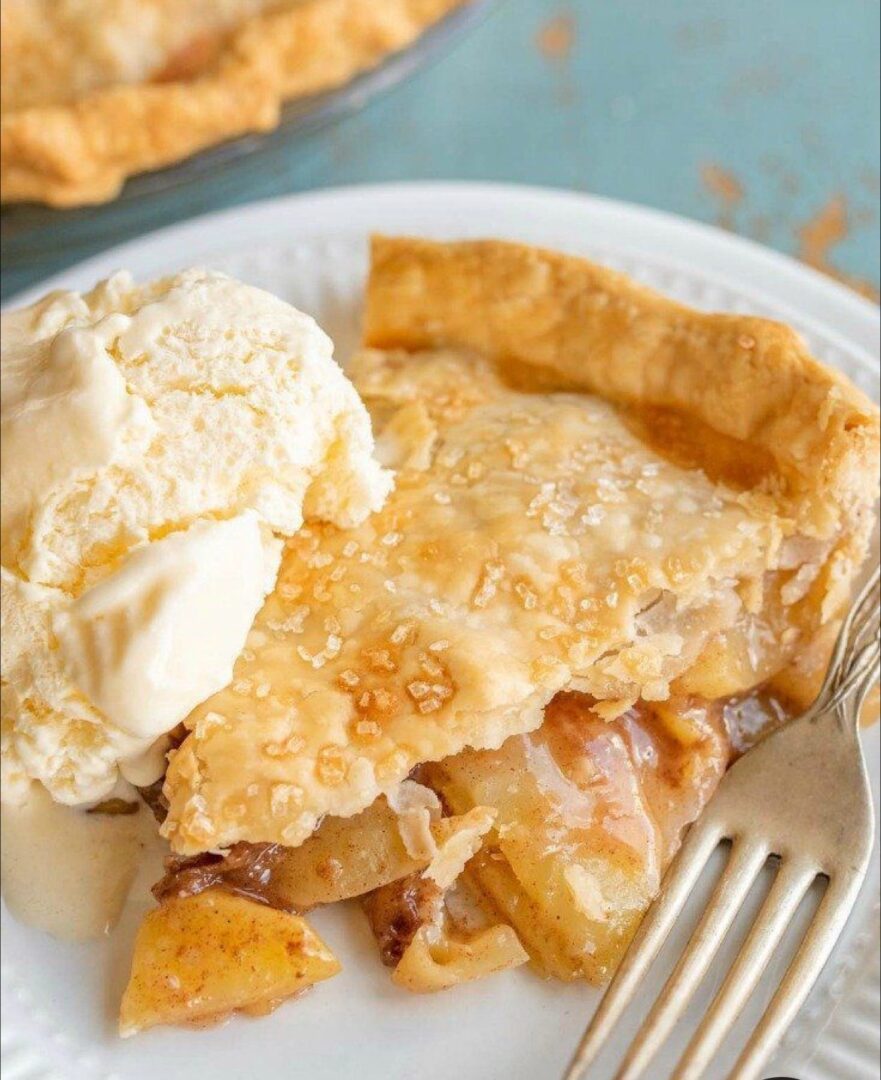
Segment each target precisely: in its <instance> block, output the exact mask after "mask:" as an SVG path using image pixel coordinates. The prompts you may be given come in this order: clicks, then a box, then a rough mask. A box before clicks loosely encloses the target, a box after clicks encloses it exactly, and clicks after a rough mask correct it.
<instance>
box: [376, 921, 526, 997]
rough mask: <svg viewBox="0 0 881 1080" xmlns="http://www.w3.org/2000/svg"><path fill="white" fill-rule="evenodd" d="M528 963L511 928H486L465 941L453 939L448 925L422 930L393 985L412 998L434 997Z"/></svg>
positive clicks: (410, 948) (403, 960)
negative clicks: (414, 996) (426, 995)
mask: <svg viewBox="0 0 881 1080" xmlns="http://www.w3.org/2000/svg"><path fill="white" fill-rule="evenodd" d="M528 960H529V955H528V953H527V952H526V950H525V949H524V948H523V946H522V945H521V944H520V942H519V940H518V938H517V935H516V934H515V933H514V931H513V930H512V929H511V927H510V926H503V925H497V926H489V927H487V928H486V929H485V930H481V931H480V932H479V933H476V934H473V935H469V936H466V937H459V936H458V935H456V934H455V932H454V931H453V930H452V929H451V928H450V926H449V925H448V924H444V925H442V926H441V927H440V928H439V930H438V931H437V932H436V933H432V930H431V929H430V928H428V927H422V928H421V929H419V930H418V931H417V932H416V935H415V936H414V938H413V940H412V941H411V942H410V944H409V945H408V946H407V948H406V949H405V950H404V955H403V956H402V957H401V961H400V963H399V964H398V966H397V967H396V968H395V970H394V974H393V975H392V981H393V982H396V983H397V984H398V986H403V987H404V989H406V990H411V991H412V992H413V993H415V994H426V993H433V992H434V991H436V990H448V989H449V988H450V987H451V986H458V985H459V983H466V982H473V981H474V980H475V979H483V978H485V977H486V976H487V975H494V974H495V973H496V972H497V971H506V970H507V969H508V968H513V967H519V966H520V965H521V964H525V963H526V962H527V961H528Z"/></svg>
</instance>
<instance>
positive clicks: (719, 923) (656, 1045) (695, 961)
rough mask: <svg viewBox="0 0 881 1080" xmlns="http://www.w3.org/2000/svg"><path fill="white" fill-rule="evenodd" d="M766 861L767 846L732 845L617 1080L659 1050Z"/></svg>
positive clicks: (630, 1079) (631, 1077) (637, 1071)
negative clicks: (710, 896) (695, 924)
mask: <svg viewBox="0 0 881 1080" xmlns="http://www.w3.org/2000/svg"><path fill="white" fill-rule="evenodd" d="M767 858H768V848H767V846H766V845H765V844H764V843H760V842H756V841H754V840H737V841H736V842H735V844H734V847H733V848H732V851H731V855H730V857H729V860H728V864H727V866H726V867H725V870H724V871H723V873H722V876H721V878H720V879H719V881H718V883H717V885H716V888H715V890H714V892H713V896H712V898H711V900H710V902H709V904H708V905H707V909H706V911H705V912H704V914H703V915H702V916H701V920H700V923H699V924H698V926H697V928H696V929H695V931H694V933H693V934H692V937H691V940H690V941H689V943H688V945H687V946H686V949H685V952H684V953H683V954H682V956H681V957H680V959H679V962H678V963H677V964H676V967H675V968H674V969H673V972H672V974H671V975H670V978H669V979H668V980H667V983H666V985H665V986H664V989H663V990H662V991H661V994H660V996H659V998H658V1000H657V1001H656V1002H655V1004H654V1006H653V1007H652V1010H651V1012H650V1013H649V1015H648V1016H647V1017H646V1019H645V1022H644V1023H643V1025H642V1027H641V1028H640V1030H639V1034H638V1035H637V1036H636V1038H635V1040H634V1041H633V1043H632V1045H631V1047H630V1050H629V1051H628V1053H627V1056H626V1058H625V1059H624V1062H623V1064H622V1066H621V1069H620V1071H619V1072H618V1075H617V1080H636V1077H638V1076H640V1075H641V1074H642V1073H643V1072H644V1071H645V1070H646V1068H647V1067H648V1065H649V1063H650V1062H651V1060H652V1058H653V1057H654V1056H655V1054H656V1053H657V1052H658V1050H659V1049H660V1048H661V1046H662V1045H663V1043H664V1040H665V1039H666V1038H667V1036H668V1035H669V1034H670V1031H671V1030H672V1028H673V1026H674V1024H675V1023H676V1021H677V1020H678V1019H679V1017H680V1016H681V1015H682V1013H683V1012H684V1010H685V1008H686V1006H687V1005H688V1003H689V1001H691V998H692V995H693V994H694V992H695V990H696V989H697V987H698V986H699V985H700V982H701V980H702V979H703V977H704V975H706V973H707V968H708V967H709V966H710V962H711V961H712V959H713V957H714V956H715V955H716V952H717V950H718V948H719V945H720V944H721V943H722V941H723V939H724V937H725V935H726V934H727V933H728V930H729V929H730V927H731V924H732V922H733V921H734V918H735V916H736V915H737V913H738V911H740V908H741V906H742V904H743V901H744V899H745V898H746V896H747V894H748V893H749V890H750V889H751V887H752V885H753V883H754V882H755V880H756V876H757V875H758V873H759V871H760V870H761V868H762V867H763V866H764V864H765V861H766V860H767Z"/></svg>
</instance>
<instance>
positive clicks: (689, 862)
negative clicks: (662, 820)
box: [564, 822, 723, 1080]
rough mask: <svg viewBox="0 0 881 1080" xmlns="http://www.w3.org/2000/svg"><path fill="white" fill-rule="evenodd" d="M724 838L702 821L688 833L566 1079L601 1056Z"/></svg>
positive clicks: (573, 1078)
mask: <svg viewBox="0 0 881 1080" xmlns="http://www.w3.org/2000/svg"><path fill="white" fill-rule="evenodd" d="M722 838H723V833H722V831H721V829H720V828H719V827H718V826H717V825H716V824H715V823H711V822H705V823H704V822H698V823H697V824H695V825H693V826H692V827H691V829H690V830H689V832H688V834H687V835H686V838H685V841H684V842H683V844H682V847H681V848H680V850H679V854H678V855H677V857H676V859H675V860H674V861H673V864H672V865H671V867H670V869H669V870H668V871H667V875H666V877H665V878H664V882H663V884H662V886H661V891H660V893H659V894H658V897H657V899H656V900H655V902H654V903H653V904H652V906H651V907H650V908H649V910H648V913H647V914H646V916H645V918H644V919H643V920H642V923H641V925H640V927H639V929H638V930H637V932H636V935H635V936H634V938H633V941H632V942H631V945H630V948H629V949H628V950H627V953H626V954H625V956H624V959H623V960H622V961H621V965H620V966H619V968H618V971H617V973H616V974H615V977H614V979H613V980H612V982H611V984H610V985H609V988H608V990H607V991H606V993H605V995H604V996H603V1000H602V1001H601V1002H600V1005H599V1008H598V1009H597V1011H596V1013H595V1015H594V1017H593V1020H592V1021H591V1023H590V1025H589V1026H588V1029H587V1031H586V1032H585V1033H584V1036H583V1037H582V1040H581V1042H580V1044H579V1046H578V1049H577V1050H576V1051H575V1054H574V1056H573V1058H572V1061H571V1062H570V1064H569V1068H568V1069H567V1070H566V1074H565V1077H564V1080H579V1077H582V1076H584V1071H585V1070H586V1069H587V1067H588V1066H589V1065H590V1063H591V1062H592V1061H593V1060H594V1059H595V1058H596V1056H597V1054H598V1053H599V1051H600V1049H601V1048H602V1045H603V1043H604V1042H605V1040H606V1038H607V1036H608V1035H609V1032H610V1031H611V1030H612V1028H613V1027H614V1026H615V1024H616V1023H617V1022H618V1019H619V1017H620V1016H621V1014H622V1013H623V1012H624V1010H625V1009H626V1008H627V1006H628V1004H629V1003H630V1000H631V998H632V997H633V995H634V993H635V992H636V990H637V989H638V987H639V985H640V982H641V980H642V977H643V975H644V974H645V973H646V971H647V970H648V968H649V966H650V965H651V963H652V961H653V960H654V959H655V957H656V956H657V955H658V952H659V951H660V949H661V946H662V945H663V944H664V941H665V940H666V938H667V935H668V934H669V932H670V928H671V927H672V926H673V923H674V922H675V921H676V919H677V918H678V916H679V913H680V912H681V911H682V908H683V906H684V904H685V901H686V900H687V899H688V896H689V893H690V892H691V890H692V888H693V887H694V884H695V882H696V881H697V879H698V878H699V877H700V874H701V871H702V870H703V869H704V867H705V866H706V864H707V859H708V858H709V857H710V855H711V854H712V852H713V851H714V850H715V849H716V848H717V847H718V846H719V842H720V841H721V840H722Z"/></svg>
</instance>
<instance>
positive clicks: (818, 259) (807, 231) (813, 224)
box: [796, 193, 878, 302]
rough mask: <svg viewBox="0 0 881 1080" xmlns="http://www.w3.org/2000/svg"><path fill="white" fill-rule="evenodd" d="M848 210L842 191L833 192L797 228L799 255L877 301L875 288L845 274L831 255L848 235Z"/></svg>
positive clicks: (811, 264)
mask: <svg viewBox="0 0 881 1080" xmlns="http://www.w3.org/2000/svg"><path fill="white" fill-rule="evenodd" d="M850 228H851V222H850V213H849V210H848V205H847V200H846V198H845V197H844V195H842V194H840V193H839V194H837V195H833V196H832V197H831V198H830V199H828V200H827V201H826V202H825V203H824V204H823V206H821V207H820V209H819V210H818V211H817V212H816V213H815V214H814V215H813V216H812V217H810V218H809V219H808V220H807V221H806V222H805V223H804V224H803V225H800V226H799V227H798V228H797V229H796V236H797V238H798V255H799V258H800V259H802V261H803V262H806V263H807V264H808V266H812V267H813V268H814V269H815V270H819V271H821V272H822V273H824V274H828V275H829V277H832V278H835V280H836V281H840V282H841V283H842V284H844V285H848V286H849V287H850V288H852V289H855V290H856V291H857V292H858V293H860V294H861V295H862V296H865V297H868V299H869V300H874V301H876V302H877V301H878V290H877V289H876V288H875V286H874V285H873V284H872V283H871V282H870V281H865V280H863V279H862V278H858V277H855V276H853V275H851V274H846V273H844V272H843V271H841V270H839V269H838V268H837V267H836V266H835V265H834V264H833V263H832V261H831V254H832V251H833V249H834V248H835V247H837V246H838V245H839V244H840V243H841V242H842V240H846V239H847V237H848V236H849V235H850Z"/></svg>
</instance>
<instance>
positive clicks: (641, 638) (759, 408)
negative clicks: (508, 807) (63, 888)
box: [164, 240, 878, 854]
mask: <svg viewBox="0 0 881 1080" xmlns="http://www.w3.org/2000/svg"><path fill="white" fill-rule="evenodd" d="M367 300H368V303H367V324H366V344H367V346H368V348H367V349H366V350H365V351H364V352H362V353H361V354H360V356H358V357H357V358H356V360H355V363H354V366H353V368H352V377H353V379H354V381H355V383H356V386H357V387H358V389H359V391H360V393H361V394H362V396H363V397H364V399H365V401H366V402H367V404H368V407H369V408H370V410H371V412H372V416H373V419H374V424H375V425H376V426H377V428H378V432H379V444H380V447H381V448H382V452H383V453H384V455H385V462H386V463H387V464H390V465H392V466H394V467H395V468H396V469H397V485H396V490H395V492H394V493H393V494H392V495H391V497H390V498H389V500H388V501H387V503H386V505H385V507H384V509H383V510H382V511H381V512H380V513H378V514H375V515H373V516H372V517H371V518H369V519H368V520H367V521H366V522H365V524H364V525H362V526H361V527H359V528H355V529H349V530H341V529H338V528H335V527H332V526H322V525H316V526H312V527H310V528H309V529H307V530H304V531H301V532H300V533H298V534H297V535H296V536H294V537H293V538H291V539H290V540H289V541H288V542H287V550H286V552H285V555H284V558H283V563H282V569H281V572H280V576H279V584H278V587H277V589H276V590H275V592H274V594H273V595H272V596H271V598H270V599H269V600H268V601H267V603H266V605H265V606H264V608H263V609H262V611H261V612H260V614H259V615H258V617H257V620H256V622H255V624H254V628H253V630H252V632H251V636H250V639H249V641H248V646H247V648H246V650H245V651H244V652H243V654H242V656H241V658H240V659H239V661H238V663H237V666H236V669H235V676H234V679H233V682H232V683H231V685H230V686H229V687H228V688H226V689H224V690H223V691H221V692H220V693H219V694H216V695H214V696H213V697H211V698H209V699H208V700H207V701H206V702H205V703H204V704H203V705H201V706H200V707H199V708H198V709H196V710H195V712H194V713H193V714H192V715H191V716H190V717H189V719H188V721H187V726H188V727H189V728H190V730H191V732H192V733H191V735H190V737H189V738H188V739H187V740H186V741H185V742H184V743H183V745H182V746H181V747H180V749H179V750H178V751H177V752H176V753H175V754H174V755H173V757H172V759H171V763H170V767H169V770H168V776H167V780H166V795H167V798H168V802H169V814H168V818H167V820H166V822H165V825H164V833H165V835H166V836H167V837H168V838H169V840H170V842H171V846H172V848H173V849H174V850H175V851H177V852H179V853H182V854H192V853H196V852H199V851H205V850H209V849H216V848H222V847H227V846H229V845H230V844H233V843H235V842H237V841H240V840H248V841H255V842H275V843H280V844H286V845H290V846H295V845H297V844H300V843H302V842H303V840H305V839H306V838H307V837H308V836H309V835H310V834H311V833H312V831H313V830H314V828H315V827H316V825H317V823H318V822H319V820H320V819H321V818H322V817H324V816H325V815H327V814H331V815H336V816H347V815H351V814H354V813H357V812H358V811H359V810H362V809H364V808H365V807H366V806H368V805H369V804H370V803H371V802H373V800H374V799H375V798H376V797H377V796H378V795H379V794H381V793H382V792H388V791H390V790H392V789H393V788H394V787H395V786H396V785H397V784H399V783H400V782H401V781H402V780H403V779H405V777H407V775H408V774H409V773H410V771H411V770H412V769H413V768H414V767H415V766H416V765H419V764H421V763H423V762H426V761H438V760H440V759H442V758H445V757H447V756H449V755H452V754H456V753H458V752H460V751H461V750H463V749H465V748H466V747H471V748H475V749H488V748H496V747H499V746H500V745H501V744H502V742H504V740H505V739H506V738H508V737H509V736H511V735H516V734H521V733H523V732H527V731H531V730H534V729H535V728H537V727H538V726H539V724H540V723H541V720H542V716H543V710H544V708H545V706H546V705H547V704H548V703H549V702H550V700H551V699H552V698H553V697H554V695H555V694H557V693H558V692H560V691H562V690H578V691H581V692H583V693H586V694H589V695H591V697H592V698H593V699H594V706H593V708H594V711H595V712H596V714H597V715H599V716H601V717H603V718H605V719H612V718H614V717H615V716H618V715H621V714H622V713H623V712H625V711H626V710H627V709H628V708H630V707H631V706H632V705H633V704H634V703H635V702H636V701H637V700H640V699H643V700H647V701H665V700H667V699H668V698H669V697H670V695H671V693H673V692H675V693H676V694H683V693H685V694H692V695H699V696H701V697H703V698H705V699H717V698H722V697H725V696H730V695H734V694H737V693H740V692H743V691H745V690H748V689H749V688H751V687H753V686H756V685H758V684H760V683H762V682H764V681H766V680H767V679H769V678H770V677H771V676H772V675H774V674H775V672H777V671H778V670H780V669H781V668H782V667H784V666H785V664H786V663H787V662H788V661H789V660H790V659H791V658H792V657H793V656H794V655H795V654H796V653H797V652H798V650H799V649H800V648H803V647H804V646H805V645H806V643H808V642H810V641H811V639H812V638H813V637H814V635H816V634H817V633H818V632H819V631H820V630H821V629H822V628H823V626H824V625H825V624H826V623H828V622H829V621H830V620H833V619H834V618H835V617H836V616H837V615H838V614H839V612H840V610H841V607H842V604H843V603H844V602H845V599H846V597H847V594H848V589H849V585H850V582H851V579H852V576H853V574H854V571H855V569H856V568H857V567H858V565H859V564H860V562H861V561H862V558H863V555H864V553H865V548H866V544H867V536H868V531H869V528H870V523H871V505H872V502H873V499H874V492H875V481H874V474H873V465H874V464H875V462H876V455H877V439H878V425H877V414H876V413H875V412H874V410H873V407H872V406H871V405H870V403H869V402H868V401H867V400H866V399H865V398H864V397H863V396H862V395H861V394H860V393H859V392H857V391H856V390H855V389H854V388H853V387H852V386H851V385H850V384H848V383H847V382H846V381H845V380H844V379H843V378H842V377H840V376H838V375H835V374H833V373H832V372H830V371H827V370H826V369H824V368H822V367H821V366H820V365H818V364H817V363H816V362H814V361H813V360H812V359H811V358H810V357H809V356H808V355H807V353H806V351H805V349H804V347H803V346H802V344H801V343H800V341H799V339H798V338H797V337H796V336H795V335H794V334H793V333H792V332H791V331H789V330H787V329H785V328H784V327H781V326H777V325H774V324H771V323H768V322H764V321H761V320H757V319H745V318H741V317H738V316H711V315H702V314H699V313H697V312H692V311H689V310H687V309H685V308H681V307H679V306H677V305H675V304H673V303H670V302H668V301H666V300H662V299H660V298H659V297H657V296H655V295H654V294H653V293H650V292H648V291H646V290H644V289H641V288H639V287H638V286H636V285H633V284H631V283H630V282H629V281H627V280H626V279H624V278H622V277H620V276H618V275H615V274H611V273H609V272H608V271H605V270H599V269H597V268H595V267H592V266H590V265H589V264H587V263H583V262H580V261H578V260H574V259H567V258H565V257H562V256H558V255H551V254H547V253H543V252H540V251H533V250H529V249H525V248H521V247H517V246H509V245H504V244H497V243H489V244H464V245H437V244H431V243H427V242H416V241H409V240H379V241H377V242H376V244H375V247H374V262H373V270H372V276H371V280H370V284H369V287H368V297H367Z"/></svg>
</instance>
